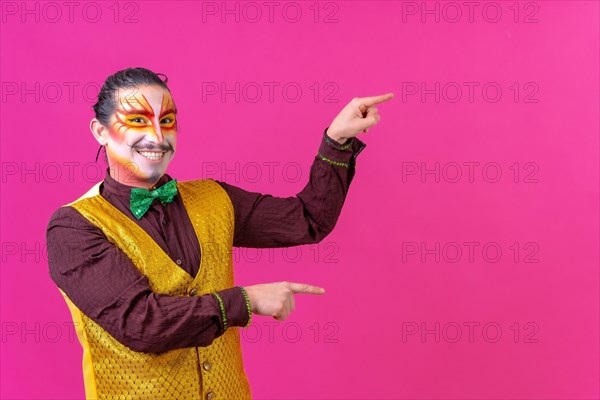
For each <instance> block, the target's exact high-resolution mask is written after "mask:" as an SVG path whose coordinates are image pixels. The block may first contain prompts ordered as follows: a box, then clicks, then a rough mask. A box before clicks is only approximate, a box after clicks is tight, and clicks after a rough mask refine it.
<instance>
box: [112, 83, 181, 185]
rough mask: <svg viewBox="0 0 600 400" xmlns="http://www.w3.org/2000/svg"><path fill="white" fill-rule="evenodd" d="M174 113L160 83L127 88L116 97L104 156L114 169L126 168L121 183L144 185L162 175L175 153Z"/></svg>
mask: <svg viewBox="0 0 600 400" xmlns="http://www.w3.org/2000/svg"><path fill="white" fill-rule="evenodd" d="M157 115H158V117H157ZM176 115H177V108H176V107H175V102H174V101H173V98H172V96H171V94H170V93H169V91H168V90H167V89H164V88H162V87H160V86H155V85H154V86H141V87H138V88H131V89H128V90H125V91H124V94H123V95H121V96H120V97H119V100H118V102H117V107H116V110H115V113H114V116H113V118H112V119H111V125H110V130H109V145H108V146H107V155H108V157H109V162H110V163H111V164H113V165H114V166H115V169H116V170H120V171H123V170H125V169H127V170H128V171H130V172H129V173H128V175H129V178H130V181H129V182H124V183H125V184H128V185H132V186H140V187H145V186H147V184H148V182H152V181H156V180H158V179H159V178H160V176H162V175H163V174H164V172H165V171H166V168H167V166H168V164H169V163H170V161H171V159H172V158H173V156H174V152H175V144H176V137H177V118H176ZM148 151H149V152H151V154H152V155H151V156H149V155H148V154H147V152H148ZM132 167H133V168H132ZM132 170H133V171H132ZM115 179H117V178H115Z"/></svg>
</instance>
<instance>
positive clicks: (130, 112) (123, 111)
mask: <svg viewBox="0 0 600 400" xmlns="http://www.w3.org/2000/svg"><path fill="white" fill-rule="evenodd" d="M121 113H123V114H125V115H131V114H141V115H146V116H149V117H153V116H154V113H153V112H148V111H146V110H137V109H133V110H121Z"/></svg>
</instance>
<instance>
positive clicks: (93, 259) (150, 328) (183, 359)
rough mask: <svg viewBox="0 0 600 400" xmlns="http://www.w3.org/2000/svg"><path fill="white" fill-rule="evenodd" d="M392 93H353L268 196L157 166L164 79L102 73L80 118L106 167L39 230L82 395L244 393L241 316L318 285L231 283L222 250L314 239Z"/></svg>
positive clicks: (332, 214)
mask: <svg viewBox="0 0 600 400" xmlns="http://www.w3.org/2000/svg"><path fill="white" fill-rule="evenodd" d="M392 97H393V94H391V93H389V94H386V95H382V96H375V97H366V98H355V99H353V100H352V101H351V102H350V103H349V104H348V105H347V106H346V107H345V108H344V109H343V110H342V111H341V112H340V114H339V115H338V116H337V117H336V118H335V119H334V120H333V122H332V123H331V125H330V126H329V127H328V128H327V129H326V130H325V131H324V133H323V137H322V141H321V145H320V148H319V151H318V153H317V156H316V157H315V160H314V163H313V166H312V168H311V176H310V181H309V183H308V184H307V186H306V188H305V189H304V190H303V191H302V192H301V193H299V194H298V196H297V197H291V198H274V197H272V196H270V195H263V194H260V193H252V192H247V191H245V190H243V189H241V188H238V187H235V186H233V185H229V184H227V183H225V182H219V181H216V180H213V179H201V180H192V181H185V182H178V181H177V180H176V179H173V178H172V177H171V176H169V175H168V174H167V173H166V171H167V167H168V166H169V163H170V162H171V161H172V160H173V157H174V156H175V152H176V149H177V135H178V126H177V113H178V110H177V107H176V104H175V101H174V99H173V97H172V94H171V92H170V90H169V88H168V87H167V80H164V81H163V80H162V79H161V77H160V76H159V75H157V74H155V73H154V72H152V71H150V70H147V69H145V68H128V69H126V70H123V71H119V72H117V73H115V74H113V75H111V76H110V77H109V78H108V79H107V80H106V82H105V83H104V85H103V87H102V89H101V91H100V93H99V96H98V102H97V103H96V104H95V105H94V112H95V117H94V118H93V119H92V120H91V122H90V130H91V132H92V134H93V135H94V138H95V139H96V140H97V141H98V143H99V144H100V145H101V149H105V154H106V161H107V163H108V168H107V170H106V177H105V179H104V180H103V181H101V182H98V183H97V184H95V185H94V186H93V187H92V188H91V189H89V190H88V191H87V192H86V193H85V194H84V195H83V196H81V197H79V198H78V199H77V200H75V201H72V202H70V203H68V204H66V205H64V206H63V207H60V208H59V209H58V210H57V211H56V212H55V213H54V214H53V215H52V218H51V220H50V223H49V225H48V230H47V242H48V249H49V257H48V259H49V264H50V265H49V266H50V276H51V277H52V279H53V280H54V282H55V283H56V284H57V286H58V288H59V290H60V293H61V294H62V295H63V296H64V299H65V301H66V303H67V305H68V307H69V310H70V312H71V315H72V318H73V320H74V323H75V326H76V328H77V336H78V338H79V340H80V343H81V345H82V348H83V373H84V383H85V391H86V397H87V398H99V399H105V398H133V399H146V398H160V399H184V398H185V399H208V400H210V399H217V398H218V399H231V398H236V399H245V398H251V391H250V385H249V383H248V380H247V377H246V374H245V371H244V368H243V362H242V355H241V348H240V335H239V329H240V328H243V327H247V326H249V324H250V321H251V317H252V314H257V315H261V316H270V317H273V318H275V319H278V320H285V319H286V318H287V317H288V315H289V314H290V313H291V312H292V311H293V310H294V309H295V303H294V295H295V294H299V293H302V294H315V295H321V294H323V293H324V289H323V288H320V287H317V286H313V285H308V284H304V283H297V282H275V283H266V284H257V285H251V286H245V287H241V286H235V285H234V275H233V261H232V257H231V254H232V253H231V249H232V247H233V246H240V247H284V246H294V245H301V244H308V243H318V242H319V241H321V240H322V239H323V238H324V237H325V236H327V235H328V234H329V233H330V232H331V230H332V229H333V227H334V225H335V223H336V221H337V217H338V216H339V213H340V211H341V206H342V204H343V202H344V198H345V196H346V193H347V190H348V187H349V185H350V182H351V180H352V177H353V175H354V168H355V159H356V156H357V155H358V153H360V151H362V149H363V148H364V147H365V146H366V145H365V144H364V143H362V142H361V141H360V140H358V138H356V136H357V135H358V134H359V133H361V132H367V130H368V129H369V128H370V127H371V126H373V125H375V124H376V123H377V122H378V121H379V115H378V114H377V108H376V107H375V105H376V104H378V103H381V102H384V101H387V100H389V99H390V98H392ZM322 177H326V178H322ZM329 177H331V179H329ZM67 246H68V249H67ZM50 253H52V254H50ZM65 254H69V255H70V256H69V257H65V256H64V255H65Z"/></svg>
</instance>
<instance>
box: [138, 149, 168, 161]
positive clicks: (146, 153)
mask: <svg viewBox="0 0 600 400" xmlns="http://www.w3.org/2000/svg"><path fill="white" fill-rule="evenodd" d="M138 153H140V154H141V155H143V156H144V157H146V158H148V159H150V160H155V161H156V160H160V159H161V158H163V156H164V155H165V153H156V152H153V151H138Z"/></svg>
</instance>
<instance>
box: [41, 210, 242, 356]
mask: <svg viewBox="0 0 600 400" xmlns="http://www.w3.org/2000/svg"><path fill="white" fill-rule="evenodd" d="M46 242H47V249H48V263H49V272H50V277H51V278H52V280H53V281H54V282H55V283H56V285H57V286H58V287H59V288H60V289H62V290H63V291H64V292H65V294H66V295H67V297H69V299H70V300H71V301H72V302H73V304H75V306H77V308H78V309H79V310H81V311H82V312H83V313H84V314H85V315H86V316H88V317H89V318H91V319H92V320H93V321H94V322H96V323H97V324H98V325H100V326H101V327H102V328H103V329H104V330H106V331H107V332H108V333H109V334H110V335H111V336H113V337H114V338H115V339H116V340H118V341H119V342H121V343H122V344H124V345H125V346H127V347H129V348H130V349H132V350H134V351H139V352H152V353H160V352H164V351H168V350H172V349H177V348H184V347H192V346H194V347H195V346H208V345H210V344H211V343H212V342H213V340H214V339H215V338H217V337H219V336H221V335H222V334H223V333H224V331H223V319H222V314H221V309H220V307H219V304H218V302H217V299H216V298H215V296H214V295H213V294H206V295H203V296H170V295H166V294H160V293H154V292H153V291H152V290H151V288H150V286H149V283H148V279H147V277H146V276H144V275H143V274H142V273H141V272H140V271H139V270H138V269H137V268H136V267H135V265H133V263H132V261H131V260H130V259H129V257H127V255H126V254H125V253H123V252H122V251H121V250H120V249H119V248H118V247H116V246H115V245H114V244H112V243H110V242H109V241H108V239H107V238H106V236H105V235H104V233H103V232H102V231H101V230H100V229H99V228H98V227H96V226H95V225H93V224H92V223H91V222H89V221H88V220H87V219H86V218H85V217H83V216H82V215H81V214H80V213H79V212H78V211H77V210H75V209H74V208H72V207H61V208H59V209H58V210H57V211H56V212H55V213H54V214H53V215H52V217H51V219H50V222H49V224H48V227H47V231H46ZM218 293H219V295H220V296H221V298H222V299H223V303H224V305H225V311H226V318H227V321H228V326H244V325H246V323H247V322H248V319H249V317H250V316H249V315H248V311H247V308H246V302H245V298H244V296H243V294H242V291H241V289H240V288H237V287H233V288H228V289H225V290H222V291H219V292H218Z"/></svg>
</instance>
